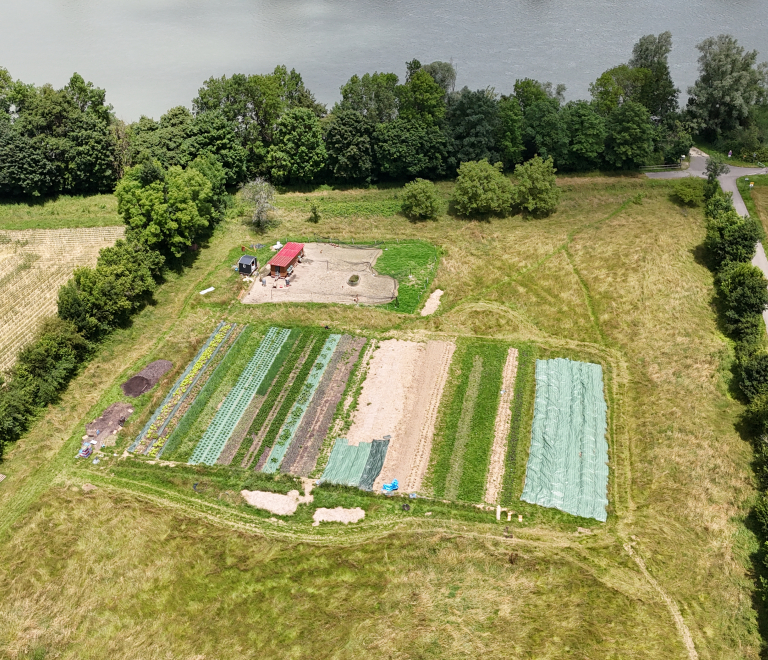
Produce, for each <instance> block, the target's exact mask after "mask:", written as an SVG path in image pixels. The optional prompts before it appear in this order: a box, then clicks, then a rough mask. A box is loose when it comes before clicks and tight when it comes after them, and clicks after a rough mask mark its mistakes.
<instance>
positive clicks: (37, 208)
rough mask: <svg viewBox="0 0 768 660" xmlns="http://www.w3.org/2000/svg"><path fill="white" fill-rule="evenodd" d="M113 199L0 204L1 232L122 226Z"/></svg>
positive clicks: (4, 202)
mask: <svg viewBox="0 0 768 660" xmlns="http://www.w3.org/2000/svg"><path fill="white" fill-rule="evenodd" d="M122 224H123V221H122V219H121V218H120V216H119V215H117V199H115V196H114V195H93V196H91V197H69V196H67V195H61V196H59V197H55V198H49V199H41V200H39V201H38V200H35V201H29V202H10V201H0V229H65V228H68V227H112V226H114V225H122Z"/></svg>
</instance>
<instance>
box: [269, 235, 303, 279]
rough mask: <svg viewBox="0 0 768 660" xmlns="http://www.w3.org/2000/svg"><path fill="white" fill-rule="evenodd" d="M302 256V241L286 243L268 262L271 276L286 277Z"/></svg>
mask: <svg viewBox="0 0 768 660" xmlns="http://www.w3.org/2000/svg"><path fill="white" fill-rule="evenodd" d="M303 256H304V243H286V244H285V245H284V246H283V247H282V248H281V249H280V252H278V253H277V254H276V255H275V256H274V257H272V258H271V259H270V260H269V262H268V265H269V272H270V274H271V275H272V277H287V276H288V275H290V274H291V273H292V272H293V269H294V267H295V266H296V262H298V261H299V259H300V258H301V257H303Z"/></svg>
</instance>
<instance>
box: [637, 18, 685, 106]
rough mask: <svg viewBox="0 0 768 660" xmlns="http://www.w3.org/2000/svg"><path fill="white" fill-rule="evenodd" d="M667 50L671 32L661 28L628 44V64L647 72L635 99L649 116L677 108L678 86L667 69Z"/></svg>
mask: <svg viewBox="0 0 768 660" xmlns="http://www.w3.org/2000/svg"><path fill="white" fill-rule="evenodd" d="M671 51H672V33H671V32H662V33H661V34H660V35H658V36H654V35H652V34H647V35H645V36H644V37H640V39H639V40H638V42H637V43H636V44H635V45H634V47H633V48H632V57H631V58H630V60H629V66H630V67H631V68H633V69H646V70H647V71H649V72H650V75H649V76H647V77H646V80H645V82H644V83H643V86H642V88H641V90H640V94H639V95H638V97H637V98H636V99H635V100H637V101H638V102H640V103H642V104H643V105H644V106H645V107H646V108H648V111H649V112H650V113H651V115H652V116H653V117H660V118H663V117H666V116H667V115H668V114H669V113H671V112H675V111H676V110H677V97H678V95H679V94H680V90H679V89H677V88H676V87H675V84H674V83H673V82H672V75H671V74H670V72H669V63H668V61H667V58H668V56H669V53H670V52H671Z"/></svg>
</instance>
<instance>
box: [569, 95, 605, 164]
mask: <svg viewBox="0 0 768 660" xmlns="http://www.w3.org/2000/svg"><path fill="white" fill-rule="evenodd" d="M562 117H563V125H564V127H565V133H566V134H567V135H568V157H567V167H568V169H572V170H577V171H586V170H591V169H596V168H598V167H600V165H601V163H602V160H603V152H604V151H605V138H606V135H607V132H606V128H605V120H604V119H603V118H602V117H601V116H600V115H599V114H598V113H597V112H595V109H594V108H593V107H592V106H591V105H590V104H589V103H587V102H586V101H571V102H569V103H567V104H566V105H565V107H564V108H563V110H562Z"/></svg>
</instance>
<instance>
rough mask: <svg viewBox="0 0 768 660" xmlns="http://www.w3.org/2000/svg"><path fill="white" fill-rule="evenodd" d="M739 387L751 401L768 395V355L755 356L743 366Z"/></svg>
mask: <svg viewBox="0 0 768 660" xmlns="http://www.w3.org/2000/svg"><path fill="white" fill-rule="evenodd" d="M761 320H762V318H761ZM739 386H740V387H741V391H742V392H744V394H745V395H746V396H747V398H748V399H749V400H750V401H751V400H752V399H754V398H755V397H756V396H757V395H759V394H768V353H759V354H757V355H753V356H752V357H751V358H749V359H748V360H746V361H745V362H744V363H743V364H742V366H741V383H740V384H739Z"/></svg>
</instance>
